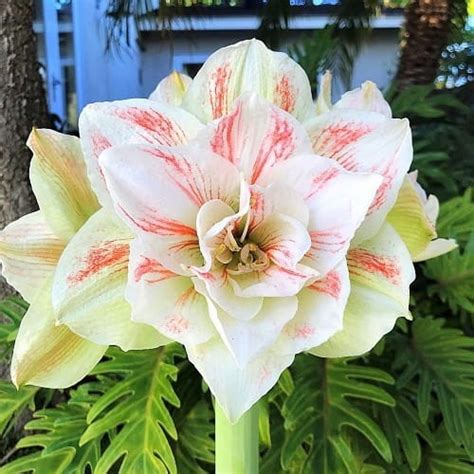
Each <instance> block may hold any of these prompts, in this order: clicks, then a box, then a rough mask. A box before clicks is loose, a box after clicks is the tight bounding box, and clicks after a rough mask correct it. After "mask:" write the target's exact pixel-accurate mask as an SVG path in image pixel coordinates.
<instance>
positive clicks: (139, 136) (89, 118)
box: [79, 99, 202, 206]
mask: <svg viewBox="0 0 474 474" xmlns="http://www.w3.org/2000/svg"><path fill="white" fill-rule="evenodd" d="M201 128H202V125H201V123H200V122H199V121H198V120H197V119H196V118H195V117H193V116H192V115H191V114H189V113H188V112H186V111H185V110H182V109H180V108H178V107H173V106H171V105H168V104H165V103H162V102H155V101H151V100H146V99H129V100H122V101H117V102H99V103H95V104H90V105H88V106H87V107H85V108H84V110H83V111H82V113H81V116H80V117H79V131H80V135H81V145H82V149H83V151H84V156H85V159H86V164H87V171H88V174H89V179H90V181H91V184H92V186H93V188H94V191H95V192H96V194H97V196H98V197H99V201H100V202H101V204H102V205H103V206H110V204H111V203H110V198H109V196H108V191H107V187H106V185H105V182H104V177H103V175H102V171H101V169H100V167H99V164H98V162H97V159H98V158H99V155H100V154H101V153H102V152H103V151H104V150H106V149H108V148H110V147H111V146H115V145H121V144H126V143H143V144H152V145H166V146H176V145H180V144H183V143H187V142H188V140H189V139H190V138H193V137H194V136H195V135H196V133H197V132H198V131H199V130H200V129H201Z"/></svg>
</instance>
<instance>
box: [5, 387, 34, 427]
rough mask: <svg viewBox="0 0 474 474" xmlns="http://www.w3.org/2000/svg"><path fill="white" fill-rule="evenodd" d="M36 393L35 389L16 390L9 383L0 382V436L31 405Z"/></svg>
mask: <svg viewBox="0 0 474 474" xmlns="http://www.w3.org/2000/svg"><path fill="white" fill-rule="evenodd" d="M37 391H38V388H37V387H22V388H21V389H19V390H17V389H16V388H15V387H14V386H13V384H12V383H11V382H7V381H6V380H0V436H4V435H5V433H6V432H7V431H8V430H9V428H10V427H11V426H12V422H14V420H15V419H16V418H17V416H18V415H19V414H20V413H21V412H22V411H23V410H24V409H25V408H26V407H28V406H30V405H32V404H33V400H34V397H35V394H36V392H37Z"/></svg>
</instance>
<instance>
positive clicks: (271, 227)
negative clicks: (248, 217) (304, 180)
mask: <svg viewBox="0 0 474 474" xmlns="http://www.w3.org/2000/svg"><path fill="white" fill-rule="evenodd" d="M249 239H250V241H252V242H254V243H256V244H257V245H258V246H259V248H260V250H262V251H263V252H265V253H266V254H267V256H268V257H269V258H270V260H271V261H272V262H273V263H276V264H277V265H278V266H280V267H283V268H288V269H290V270H292V269H295V268H296V265H297V264H298V263H299V261H300V260H301V259H302V258H303V256H304V255H305V253H306V252H307V251H308V250H309V249H310V247H311V237H310V236H309V234H308V231H307V230H306V228H305V226H304V225H303V224H301V222H300V221H298V220H297V219H294V218H293V217H290V216H287V215H285V214H272V215H271V216H268V217H267V218H266V219H265V220H263V221H262V222H260V224H258V225H257V226H256V227H254V229H253V230H252V231H251V232H250V234H249Z"/></svg>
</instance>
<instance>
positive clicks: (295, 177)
mask: <svg viewBox="0 0 474 474" xmlns="http://www.w3.org/2000/svg"><path fill="white" fill-rule="evenodd" d="M271 179H272V180H274V181H275V182H277V183H286V185H287V186H288V187H289V186H291V187H292V188H293V189H295V190H297V192H298V193H299V194H300V195H301V196H303V198H304V200H305V202H306V205H307V206H308V208H309V223H308V232H309V235H310V237H311V248H310V250H309V252H308V253H307V254H306V257H305V259H304V261H303V263H304V264H305V265H308V266H310V267H312V268H314V269H315V270H317V271H318V272H319V274H320V275H321V276H322V275H324V274H325V273H327V272H328V271H329V270H331V269H332V268H334V267H335V266H336V265H337V264H338V263H339V262H340V261H341V260H342V259H343V258H344V255H345V254H346V252H347V249H348V248H349V244H350V241H351V239H352V238H353V236H354V234H355V232H356V229H357V228H358V227H359V225H360V224H361V222H362V221H363V219H364V218H365V216H366V213H367V210H368V209H369V206H370V203H371V202H372V200H373V197H374V196H375V194H376V191H377V188H378V186H379V185H380V183H381V181H382V178H381V177H380V176H377V175H375V174H369V173H350V172H348V171H346V170H344V168H342V167H341V166H340V165H338V164H337V163H336V162H335V161H333V160H330V159H328V158H323V157H320V156H315V155H301V156H297V157H295V158H293V159H291V160H288V161H286V162H285V163H281V164H279V165H278V166H276V167H275V168H274V171H273V173H272V175H271Z"/></svg>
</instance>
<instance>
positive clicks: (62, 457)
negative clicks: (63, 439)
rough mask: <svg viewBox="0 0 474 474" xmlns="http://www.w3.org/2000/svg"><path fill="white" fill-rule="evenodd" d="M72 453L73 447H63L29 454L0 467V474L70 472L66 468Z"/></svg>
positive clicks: (72, 455) (59, 473)
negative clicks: (46, 452)
mask: <svg viewBox="0 0 474 474" xmlns="http://www.w3.org/2000/svg"><path fill="white" fill-rule="evenodd" d="M74 455H75V449H74V448H63V449H60V450H59V451H54V452H52V453H48V454H45V455H44V456H38V454H37V453H33V454H29V455H28V456H23V457H21V458H18V459H15V460H14V461H13V462H11V463H9V464H7V465H5V466H2V467H0V474H26V473H28V474H29V473H33V474H43V473H44V474H46V473H48V474H49V473H54V474H66V473H69V472H70V471H68V470H67V469H68V466H69V465H70V463H71V461H72V459H73V458H74Z"/></svg>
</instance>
